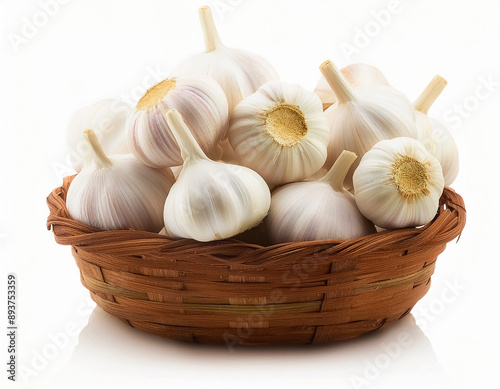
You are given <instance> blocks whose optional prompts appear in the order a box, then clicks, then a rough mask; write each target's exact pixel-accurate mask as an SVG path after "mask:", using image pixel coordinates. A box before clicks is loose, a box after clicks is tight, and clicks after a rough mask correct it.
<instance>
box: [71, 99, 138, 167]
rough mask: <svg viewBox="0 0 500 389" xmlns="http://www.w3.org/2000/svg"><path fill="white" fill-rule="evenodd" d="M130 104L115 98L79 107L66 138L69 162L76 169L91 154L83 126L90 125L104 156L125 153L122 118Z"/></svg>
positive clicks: (126, 146) (124, 116)
mask: <svg viewBox="0 0 500 389" xmlns="http://www.w3.org/2000/svg"><path fill="white" fill-rule="evenodd" d="M131 109H132V107H131V106H130V105H129V104H127V103H125V102H123V101H120V100H117V99H104V100H100V101H97V102H96V103H94V104H91V105H89V106H86V107H83V108H81V109H80V110H79V111H77V112H76V113H75V114H74V115H73V116H72V117H71V119H70V122H69V124H68V128H67V130H66V139H67V144H68V151H69V156H70V162H71V165H72V166H73V168H74V169H75V170H76V171H77V172H79V171H81V170H82V168H83V165H85V163H86V161H87V159H88V158H89V157H91V156H92V153H93V152H92V147H91V146H90V143H89V141H88V139H87V137H86V136H85V134H84V133H83V129H85V128H92V129H93V130H94V131H95V133H96V136H97V138H98V139H99V142H100V144H101V146H102V148H103V149H104V151H105V152H106V154H108V155H114V154H127V153H130V148H129V146H128V143H127V134H126V125H125V124H126V120H127V115H128V114H129V113H130V111H131Z"/></svg>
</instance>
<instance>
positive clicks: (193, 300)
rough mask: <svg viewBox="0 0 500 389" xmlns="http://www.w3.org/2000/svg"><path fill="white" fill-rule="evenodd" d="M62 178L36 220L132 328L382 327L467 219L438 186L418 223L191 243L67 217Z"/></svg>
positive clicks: (416, 293) (238, 333)
mask: <svg viewBox="0 0 500 389" xmlns="http://www.w3.org/2000/svg"><path fill="white" fill-rule="evenodd" d="M72 179H73V177H66V178H65V179H64V182H63V185H62V186H61V187H60V188H56V189H54V190H53V191H52V193H51V194H50V195H49V196H48V198H47V204H48V206H49V209H50V215H49V217H48V219H47V228H48V229H52V231H53V232H54V236H55V239H56V242H57V243H59V244H63V245H71V246H72V253H73V256H74V258H75V260H76V263H77V265H78V267H79V269H80V273H81V282H82V284H83V285H84V286H85V287H86V288H87V289H89V291H90V293H91V296H92V298H93V299H94V300H95V301H96V303H97V304H98V305H99V306H100V307H101V308H102V309H104V310H105V311H107V312H109V313H110V314H111V315H113V316H115V317H117V318H119V319H120V320H122V321H124V322H125V323H127V324H129V325H131V326H132V327H134V328H137V329H139V330H142V331H146V332H150V333H152V334H156V335H161V336H165V337H169V338H172V339H177V340H181V341H189V342H199V343H226V344H227V345H228V346H229V347H233V346H234V345H269V344H311V343H328V342H333V341H338V340H344V339H349V338H353V337H357V336H360V335H362V334H365V333H368V332H371V331H374V330H377V329H380V328H383V327H386V326H387V325H389V324H390V323H392V322H394V321H396V320H398V319H400V318H401V317H404V316H405V315H407V314H408V313H409V312H410V311H411V308H412V307H413V306H414V305H415V304H416V302H417V301H418V300H419V299H420V298H422V296H423V295H424V294H425V293H426V292H427V291H428V289H429V288H430V277H431V276H432V274H433V272H434V268H435V262H436V259H437V256H438V255H439V254H440V253H441V252H442V251H443V250H444V249H445V247H446V244H447V243H448V242H450V241H452V240H454V239H455V238H457V237H459V236H460V234H461V233H462V230H463V228H464V226H465V220H466V211H465V206H464V202H463V200H462V198H461V197H460V196H459V195H458V194H457V193H455V192H454V191H453V190H452V189H450V188H445V190H444V192H443V195H442V197H441V201H440V207H439V210H438V213H437V215H436V217H435V218H434V220H433V221H432V222H430V223H428V224H427V225H425V226H423V227H421V228H406V229H401V230H392V231H388V230H387V231H382V232H378V233H376V234H371V235H369V236H364V237H362V238H359V239H353V240H348V241H339V240H327V241H313V242H294V243H285V244H279V245H272V246H267V247H266V246H259V245H255V244H247V243H245V242H242V241H239V240H236V239H226V240H223V241H215V242H208V243H202V242H196V241H193V240H189V239H171V238H168V237H166V236H162V235H159V234H154V233H150V232H144V231H134V230H121V231H99V230H97V229H95V228H92V227H89V226H86V225H84V224H82V223H79V222H77V221H75V220H72V219H71V217H70V215H69V213H68V210H67V208H66V203H65V201H66V193H67V190H68V188H69V186H70V184H71V181H72Z"/></svg>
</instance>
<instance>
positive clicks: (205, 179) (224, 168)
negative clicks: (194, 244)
mask: <svg viewBox="0 0 500 389" xmlns="http://www.w3.org/2000/svg"><path fill="white" fill-rule="evenodd" d="M166 118H167V122H168V125H169V127H170V129H171V130H172V132H173V133H174V136H175V138H176V140H177V142H178V143H179V145H180V147H181V151H182V157H183V159H184V166H183V169H182V171H181V173H180V175H179V177H178V179H177V181H176V183H175V184H174V185H173V186H172V189H171V190H170V193H169V195H168V197H167V200H166V202H165V209H164V220H165V228H166V231H167V234H168V235H169V236H173V237H181V238H191V239H196V240H198V241H201V242H207V241H212V240H219V239H225V238H229V237H231V236H234V235H237V234H239V233H240V232H243V231H245V230H247V229H249V228H252V227H254V226H256V225H257V224H259V223H260V222H261V221H262V219H263V218H264V216H266V214H267V212H268V210H269V206H270V204H271V194H270V192H269V188H268V187H267V184H266V183H265V181H264V180H263V179H262V177H260V176H259V175H258V174H257V173H255V172H254V171H252V170H250V169H248V168H246V167H243V166H238V165H230V164H225V163H223V162H214V161H211V160H210V159H208V158H207V156H206V155H205V154H204V153H203V151H202V150H201V148H200V147H199V146H198V144H197V143H196V140H195V139H194V137H193V136H192V134H191V132H190V131H189V129H188V127H187V126H186V124H185V123H184V122H183V120H182V117H181V115H180V114H179V113H178V112H177V111H175V110H171V111H168V112H167V114H166Z"/></svg>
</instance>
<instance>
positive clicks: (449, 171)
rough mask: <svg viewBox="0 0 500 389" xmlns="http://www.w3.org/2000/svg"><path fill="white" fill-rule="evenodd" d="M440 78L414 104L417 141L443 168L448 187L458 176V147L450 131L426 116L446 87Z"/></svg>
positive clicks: (434, 80)
mask: <svg viewBox="0 0 500 389" xmlns="http://www.w3.org/2000/svg"><path fill="white" fill-rule="evenodd" d="M446 84H447V82H446V80H445V79H444V78H443V77H441V76H439V75H438V76H436V77H434V78H433V79H432V81H431V82H430V83H429V85H428V86H427V87H426V88H425V90H424V91H423V92H422V94H421V95H420V96H419V97H418V99H417V100H416V101H415V103H414V107H415V110H416V112H415V124H416V126H417V130H418V138H417V139H418V140H419V141H420V142H422V143H423V145H424V146H425V148H426V150H427V151H428V152H429V153H431V154H432V155H433V156H434V157H436V158H437V160H438V161H439V163H440V164H441V167H442V168H443V176H444V185H445V186H450V185H451V184H452V183H453V181H455V178H457V175H458V165H459V163H458V147H457V144H456V143H455V140H454V139H453V136H452V135H451V133H450V131H449V130H448V129H447V128H446V126H445V125H444V124H443V123H441V122H440V121H438V120H436V119H433V118H431V117H429V116H427V112H428V111H429V108H430V107H431V105H432V104H433V103H434V101H435V100H436V98H437V97H438V96H439V95H440V94H441V92H442V91H443V89H444V87H445V86H446Z"/></svg>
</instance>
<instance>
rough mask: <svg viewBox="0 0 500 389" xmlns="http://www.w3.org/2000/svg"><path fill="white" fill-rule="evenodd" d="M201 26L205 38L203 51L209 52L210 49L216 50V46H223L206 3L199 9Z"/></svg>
mask: <svg viewBox="0 0 500 389" xmlns="http://www.w3.org/2000/svg"><path fill="white" fill-rule="evenodd" d="M198 12H199V15H200V22H201V28H202V30H203V37H204V38H205V52H206V53H209V52H211V51H214V50H217V49H218V48H221V47H224V45H223V44H222V41H221V39H220V37H219V33H218V32H217V28H216V27H215V23H214V17H213V15H212V10H211V9H210V7H209V6H208V5H204V6H203V7H200V9H199V11H198Z"/></svg>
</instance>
